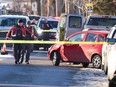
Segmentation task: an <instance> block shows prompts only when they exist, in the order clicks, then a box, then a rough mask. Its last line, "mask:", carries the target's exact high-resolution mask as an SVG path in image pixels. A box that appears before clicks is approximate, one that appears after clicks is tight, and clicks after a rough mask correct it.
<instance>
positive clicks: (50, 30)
mask: <svg viewBox="0 0 116 87" xmlns="http://www.w3.org/2000/svg"><path fill="white" fill-rule="evenodd" d="M0 32H8V30H0ZM37 32H58V30H37Z"/></svg>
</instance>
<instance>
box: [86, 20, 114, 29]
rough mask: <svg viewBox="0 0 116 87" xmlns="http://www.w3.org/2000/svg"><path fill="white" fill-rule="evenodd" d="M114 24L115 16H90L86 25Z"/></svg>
mask: <svg viewBox="0 0 116 87" xmlns="http://www.w3.org/2000/svg"><path fill="white" fill-rule="evenodd" d="M115 24H116V18H90V20H89V22H88V24H87V25H93V26H111V27H112V26H114V25H115Z"/></svg>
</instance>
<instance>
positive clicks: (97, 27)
mask: <svg viewBox="0 0 116 87" xmlns="http://www.w3.org/2000/svg"><path fill="white" fill-rule="evenodd" d="M84 29H87V30H101V31H103V30H104V31H110V29H111V26H91V25H86V26H85V27H84Z"/></svg>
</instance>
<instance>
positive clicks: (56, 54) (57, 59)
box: [51, 52, 60, 66]
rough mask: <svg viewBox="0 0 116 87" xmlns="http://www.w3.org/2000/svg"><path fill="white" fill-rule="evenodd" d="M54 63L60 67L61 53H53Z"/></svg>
mask: <svg viewBox="0 0 116 87" xmlns="http://www.w3.org/2000/svg"><path fill="white" fill-rule="evenodd" d="M51 58H52V63H53V65H54V66H59V64H60V53H59V52H53V53H52V56H51Z"/></svg>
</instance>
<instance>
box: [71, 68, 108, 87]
mask: <svg viewBox="0 0 116 87" xmlns="http://www.w3.org/2000/svg"><path fill="white" fill-rule="evenodd" d="M73 79H74V80H75V81H76V84H78V86H75V87H108V79H107V76H106V75H105V74H104V72H103V71H102V70H100V69H91V68H81V70H80V71H77V73H76V75H74V76H73Z"/></svg>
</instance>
